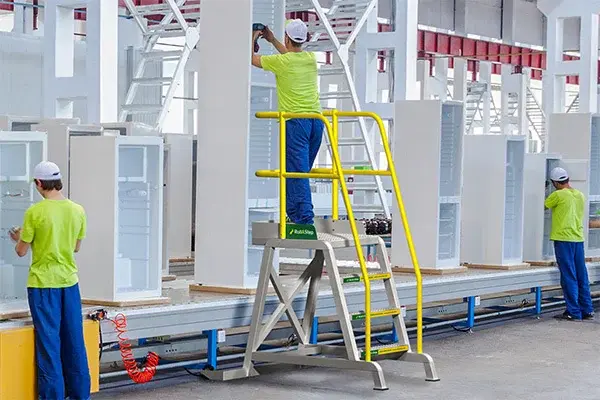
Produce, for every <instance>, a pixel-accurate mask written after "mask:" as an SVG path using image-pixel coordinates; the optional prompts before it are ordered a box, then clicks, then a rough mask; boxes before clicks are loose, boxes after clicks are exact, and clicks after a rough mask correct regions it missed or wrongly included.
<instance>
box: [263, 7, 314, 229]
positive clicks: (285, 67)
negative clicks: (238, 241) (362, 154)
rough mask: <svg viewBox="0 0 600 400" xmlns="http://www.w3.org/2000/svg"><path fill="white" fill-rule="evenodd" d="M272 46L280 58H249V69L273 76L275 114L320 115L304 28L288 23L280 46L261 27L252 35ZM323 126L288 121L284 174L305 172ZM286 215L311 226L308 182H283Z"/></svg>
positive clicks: (279, 43)
mask: <svg viewBox="0 0 600 400" xmlns="http://www.w3.org/2000/svg"><path fill="white" fill-rule="evenodd" d="M259 37H263V38H264V39H265V40H267V41H268V42H270V43H271V44H273V46H274V47H275V48H276V49H277V51H278V52H279V53H280V54H275V55H265V56H260V55H257V54H254V53H253V55H252V65H254V66H255V67H258V68H262V69H264V70H265V71H270V72H272V73H274V74H275V79H276V82H277V98H278V102H279V111H281V112H290V113H320V112H321V103H320V101H319V90H318V83H317V58H316V56H315V54H314V53H311V52H306V51H303V50H302V45H303V44H304V43H305V42H306V41H307V40H308V28H307V26H306V24H305V23H304V22H302V21H301V20H299V19H295V20H292V21H288V23H287V25H286V27H285V39H284V43H283V44H282V43H281V42H279V41H278V40H277V39H276V38H275V36H274V35H273V32H272V31H271V30H270V29H269V28H268V27H265V29H264V30H262V31H256V32H254V34H253V41H252V43H255V42H256V40H257V39H258V38H259ZM323 127H324V125H323V122H322V121H321V120H319V119H289V120H287V122H286V132H287V134H286V170H287V171H288V172H309V171H310V170H311V169H312V166H313V164H314V161H315V159H316V157H317V153H318V152H319V148H320V147H321V140H322V138H323ZM286 192H287V196H286V205H287V206H286V211H287V215H288V218H289V219H290V220H291V221H292V222H294V223H297V224H313V223H314V212H313V205H312V198H311V192H310V184H309V180H308V179H287V183H286Z"/></svg>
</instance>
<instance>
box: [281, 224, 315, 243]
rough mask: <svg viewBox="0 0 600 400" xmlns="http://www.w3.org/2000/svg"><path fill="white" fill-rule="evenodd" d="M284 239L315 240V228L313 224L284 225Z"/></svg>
mask: <svg viewBox="0 0 600 400" xmlns="http://www.w3.org/2000/svg"><path fill="white" fill-rule="evenodd" d="M286 233H287V234H286V236H287V237H286V239H297V240H317V230H316V229H315V226H314V225H298V224H288V225H286Z"/></svg>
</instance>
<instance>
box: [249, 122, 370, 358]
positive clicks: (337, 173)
mask: <svg viewBox="0 0 600 400" xmlns="http://www.w3.org/2000/svg"><path fill="white" fill-rule="evenodd" d="M256 118H263V119H278V120H279V126H280V127H279V136H280V137H279V162H280V166H279V170H276V171H259V173H260V176H265V177H278V178H279V182H280V201H279V207H280V209H279V234H280V238H281V239H285V233H286V230H285V227H286V221H285V209H286V201H285V179H286V178H287V177H291V176H292V173H289V172H287V171H286V168H285V133H286V131H285V120H286V119H290V118H294V119H319V120H321V121H323V124H324V125H325V128H326V131H327V136H328V137H329V143H331V144H332V146H331V159H332V161H333V169H332V171H331V176H330V177H331V179H334V181H339V184H340V187H341V189H342V197H343V198H344V205H345V206H346V211H347V213H348V222H349V223H350V229H351V231H352V237H353V239H354V244H355V247H356V256H357V257H358V262H359V264H360V270H361V275H362V278H363V282H364V285H365V361H367V362H370V361H371V282H370V281H369V274H368V271H367V265H366V262H365V258H364V255H363V251H362V246H361V244H360V237H359V235H358V229H357V228H356V221H355V220H354V212H353V211H352V204H351V203H350V196H349V195H348V187H347V185H346V181H345V180H344V171H343V169H342V163H341V161H340V157H339V152H338V149H337V146H336V144H337V139H336V137H335V131H334V129H332V127H331V123H330V122H329V120H328V119H327V118H325V117H324V116H323V115H322V114H317V113H286V112H273V111H267V112H258V113H256ZM335 129H336V130H337V128H335ZM293 174H294V176H295V177H298V178H300V177H304V178H308V177H310V176H311V175H313V173H293ZM323 175H329V171H328V172H326V173H323ZM257 176H259V175H258V173H257ZM313 176H314V175H313ZM319 177H321V176H319ZM335 192H336V194H337V189H336V190H335ZM336 210H337V208H336Z"/></svg>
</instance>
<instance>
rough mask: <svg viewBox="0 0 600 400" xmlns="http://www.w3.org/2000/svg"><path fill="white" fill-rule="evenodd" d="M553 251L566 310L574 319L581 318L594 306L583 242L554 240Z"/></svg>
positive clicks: (589, 312)
mask: <svg viewBox="0 0 600 400" xmlns="http://www.w3.org/2000/svg"><path fill="white" fill-rule="evenodd" d="M554 253H555V254H556V262H557V264H558V269H559V270H560V286H561V287H562V290H563V295H564V297H565V303H566V304H567V312H568V313H569V314H571V316H572V317H573V318H576V319H581V317H582V315H583V314H591V313H592V312H593V311H594V308H593V306H592V296H591V294H590V282H589V279H588V272H587V267H586V265H585V255H584V250H583V242H561V241H555V242H554Z"/></svg>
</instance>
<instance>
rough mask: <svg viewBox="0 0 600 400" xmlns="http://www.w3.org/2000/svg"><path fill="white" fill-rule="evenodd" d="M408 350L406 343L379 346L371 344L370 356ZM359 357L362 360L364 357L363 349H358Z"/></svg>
mask: <svg viewBox="0 0 600 400" xmlns="http://www.w3.org/2000/svg"><path fill="white" fill-rule="evenodd" d="M407 351H408V345H406V344H398V343H392V344H384V345H381V346H373V347H371V357H377V356H383V355H386V354H394V353H406V352H407ZM360 358H361V359H363V360H364V358H365V350H364V349H360Z"/></svg>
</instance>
